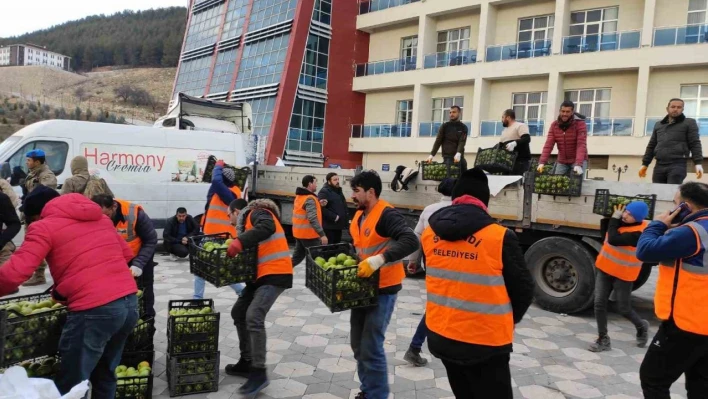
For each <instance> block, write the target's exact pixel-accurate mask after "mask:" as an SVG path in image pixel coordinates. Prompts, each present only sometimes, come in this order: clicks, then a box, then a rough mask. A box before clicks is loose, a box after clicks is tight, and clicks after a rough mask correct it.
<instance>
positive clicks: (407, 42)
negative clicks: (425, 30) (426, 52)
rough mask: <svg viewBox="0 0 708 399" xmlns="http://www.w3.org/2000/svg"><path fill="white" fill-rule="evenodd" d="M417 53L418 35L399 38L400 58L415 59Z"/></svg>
mask: <svg viewBox="0 0 708 399" xmlns="http://www.w3.org/2000/svg"><path fill="white" fill-rule="evenodd" d="M417 55H418V36H417V35H416V36H408V37H404V38H402V39H401V59H402V60H410V59H415V58H416V56H417Z"/></svg>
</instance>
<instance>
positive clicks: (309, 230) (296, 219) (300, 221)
mask: <svg viewBox="0 0 708 399" xmlns="http://www.w3.org/2000/svg"><path fill="white" fill-rule="evenodd" d="M310 198H312V199H313V200H314V202H315V207H317V220H318V221H319V223H320V227H321V226H322V206H321V205H320V200H319V199H318V198H317V197H316V196H315V195H314V194H309V195H296V196H295V203H294V204H293V220H292V222H293V237H295V238H299V239H303V240H312V239H315V238H320V235H319V234H317V231H315V229H314V228H313V227H312V226H311V225H310V220H309V219H308V218H307V210H305V202H307V200H308V199H310Z"/></svg>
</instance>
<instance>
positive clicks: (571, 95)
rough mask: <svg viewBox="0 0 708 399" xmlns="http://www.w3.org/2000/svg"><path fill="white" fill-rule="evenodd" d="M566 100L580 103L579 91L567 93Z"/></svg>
mask: <svg viewBox="0 0 708 399" xmlns="http://www.w3.org/2000/svg"><path fill="white" fill-rule="evenodd" d="M565 99H566V100H570V101H572V102H578V92H577V91H567V92H566V93H565Z"/></svg>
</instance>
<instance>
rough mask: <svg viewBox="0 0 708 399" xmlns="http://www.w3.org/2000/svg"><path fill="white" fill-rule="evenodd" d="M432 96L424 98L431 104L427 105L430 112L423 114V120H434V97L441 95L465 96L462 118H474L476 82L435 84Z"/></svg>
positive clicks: (431, 91) (467, 119) (466, 119)
mask: <svg viewBox="0 0 708 399" xmlns="http://www.w3.org/2000/svg"><path fill="white" fill-rule="evenodd" d="M430 93H431V95H430V98H427V99H423V101H426V102H427V103H428V104H429V106H428V107H426V109H427V110H428V112H429V113H427V114H424V115H421V119H420V120H421V122H427V121H430V120H432V119H431V117H432V109H433V98H441V97H459V96H462V97H464V101H465V103H464V106H463V110H462V120H463V121H469V120H470V118H472V108H473V100H474V84H459V85H454V86H433V87H431V89H430Z"/></svg>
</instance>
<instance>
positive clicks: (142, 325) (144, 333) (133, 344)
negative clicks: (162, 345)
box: [123, 317, 155, 352]
mask: <svg viewBox="0 0 708 399" xmlns="http://www.w3.org/2000/svg"><path fill="white" fill-rule="evenodd" d="M154 334H155V318H154V317H148V318H146V319H145V320H143V319H138V324H137V325H136V326H135V327H134V328H133V331H132V332H131V333H130V335H129V336H128V339H127V340H126V341H125V346H124V347H123V352H136V351H141V350H148V349H150V348H152V347H153V342H152V338H153V335H154Z"/></svg>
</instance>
